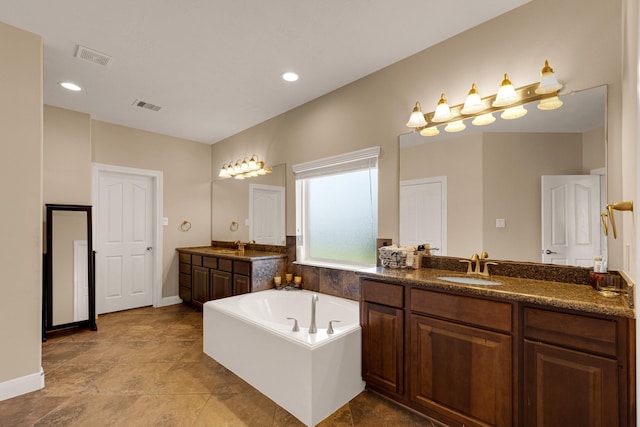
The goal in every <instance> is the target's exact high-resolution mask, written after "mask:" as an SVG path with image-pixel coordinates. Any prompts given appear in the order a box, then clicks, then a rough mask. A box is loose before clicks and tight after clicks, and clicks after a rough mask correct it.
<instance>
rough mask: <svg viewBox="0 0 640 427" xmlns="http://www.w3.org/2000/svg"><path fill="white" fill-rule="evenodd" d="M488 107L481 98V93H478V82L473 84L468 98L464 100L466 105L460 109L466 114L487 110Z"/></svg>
mask: <svg viewBox="0 0 640 427" xmlns="http://www.w3.org/2000/svg"><path fill="white" fill-rule="evenodd" d="M486 108H487V107H486V106H485V105H484V103H483V102H482V99H480V95H479V94H478V87H477V86H476V84H475V83H474V84H472V85H471V90H470V91H469V93H468V94H467V99H465V101H464V107H462V110H460V113H462V114H464V115H469V114H475V113H479V112H480V111H482V110H485V109H486Z"/></svg>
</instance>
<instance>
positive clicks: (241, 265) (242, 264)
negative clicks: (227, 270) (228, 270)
mask: <svg viewBox="0 0 640 427" xmlns="http://www.w3.org/2000/svg"><path fill="white" fill-rule="evenodd" d="M233 272H234V274H242V275H243V276H250V275H251V274H250V273H251V264H250V263H249V262H248V261H233Z"/></svg>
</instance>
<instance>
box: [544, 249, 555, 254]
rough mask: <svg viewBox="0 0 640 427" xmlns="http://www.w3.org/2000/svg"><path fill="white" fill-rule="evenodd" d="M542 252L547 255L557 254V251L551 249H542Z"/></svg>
mask: <svg viewBox="0 0 640 427" xmlns="http://www.w3.org/2000/svg"><path fill="white" fill-rule="evenodd" d="M544 253H545V254H547V255H551V254H557V253H558V252H553V251H552V250H549V249H547V250H546V251H544Z"/></svg>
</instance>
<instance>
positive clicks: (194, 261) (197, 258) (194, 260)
mask: <svg viewBox="0 0 640 427" xmlns="http://www.w3.org/2000/svg"><path fill="white" fill-rule="evenodd" d="M191 265H197V266H201V265H202V255H191Z"/></svg>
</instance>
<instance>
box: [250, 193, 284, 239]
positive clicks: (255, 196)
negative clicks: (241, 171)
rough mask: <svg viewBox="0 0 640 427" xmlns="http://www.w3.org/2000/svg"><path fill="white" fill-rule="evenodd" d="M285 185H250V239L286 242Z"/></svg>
mask: <svg viewBox="0 0 640 427" xmlns="http://www.w3.org/2000/svg"><path fill="white" fill-rule="evenodd" d="M284 197H285V196H284V187H278V186H273V185H260V184H250V185H249V218H250V220H249V221H250V223H249V239H250V240H254V241H255V242H256V243H260V244H264V245H284V244H285V231H284V226H285V218H284V211H285V204H284Z"/></svg>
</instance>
